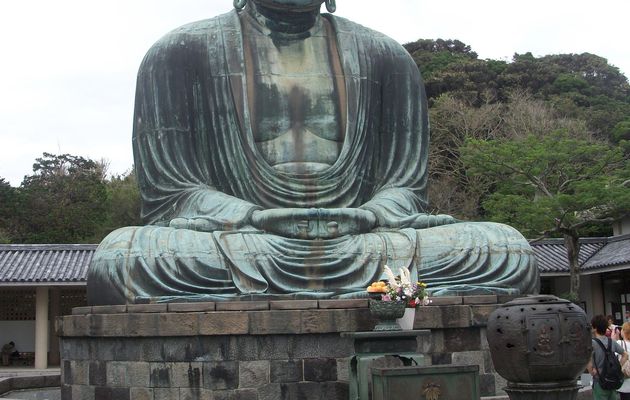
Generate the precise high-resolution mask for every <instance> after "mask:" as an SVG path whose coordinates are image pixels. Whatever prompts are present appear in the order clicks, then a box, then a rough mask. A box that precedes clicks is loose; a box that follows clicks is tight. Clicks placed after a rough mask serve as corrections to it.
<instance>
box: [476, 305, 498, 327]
mask: <svg viewBox="0 0 630 400" xmlns="http://www.w3.org/2000/svg"><path fill="white" fill-rule="evenodd" d="M497 307H498V305H497V304H487V305H475V306H470V310H471V312H472V325H473V326H487V325H488V317H490V314H492V312H493V311H494V310H496V309H497Z"/></svg>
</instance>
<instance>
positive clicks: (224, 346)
mask: <svg viewBox="0 0 630 400" xmlns="http://www.w3.org/2000/svg"><path fill="white" fill-rule="evenodd" d="M241 338H248V336H241V335H232V336H199V337H197V338H196V340H194V341H191V340H189V339H188V338H185V340H186V343H184V344H185V347H184V349H185V351H186V352H190V356H191V358H188V360H191V361H221V360H225V361H228V360H237V359H238V350H240V349H239V343H240V339H241Z"/></svg>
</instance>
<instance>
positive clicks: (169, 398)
mask: <svg viewBox="0 0 630 400" xmlns="http://www.w3.org/2000/svg"><path fill="white" fill-rule="evenodd" d="M153 400H180V397H179V388H172V387H169V388H155V389H153Z"/></svg>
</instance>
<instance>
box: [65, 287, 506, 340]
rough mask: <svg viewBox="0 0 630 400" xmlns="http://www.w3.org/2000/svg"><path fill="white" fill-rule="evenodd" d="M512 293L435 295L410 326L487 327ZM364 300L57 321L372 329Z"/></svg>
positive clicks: (165, 329) (257, 331)
mask: <svg viewBox="0 0 630 400" xmlns="http://www.w3.org/2000/svg"><path fill="white" fill-rule="evenodd" d="M515 297H516V296H496V295H480V296H452V297H434V298H432V299H431V301H432V302H431V304H430V305H428V306H422V307H419V308H417V310H416V316H415V321H414V329H444V328H468V327H476V326H485V325H486V324H487V319H488V316H489V315H490V313H492V311H494V310H495V309H496V308H497V307H498V306H499V305H500V304H503V303H505V302H507V301H510V300H512V299H514V298H515ZM376 322H377V321H376V320H375V319H374V318H373V317H372V316H371V315H370V312H369V309H368V299H347V300H346V299H344V300H276V301H273V300H272V301H227V302H199V303H193V302H191V303H164V304H128V305H113V306H87V307H77V308H74V309H73V310H72V315H68V316H64V317H60V318H59V319H57V321H56V328H57V332H58V334H59V336H65V337H85V336H95V337H121V336H131V337H152V336H198V335H201V336H215V335H270V334H271V335H273V334H313V333H336V332H357V331H369V330H372V329H373V327H374V325H375V324H376Z"/></svg>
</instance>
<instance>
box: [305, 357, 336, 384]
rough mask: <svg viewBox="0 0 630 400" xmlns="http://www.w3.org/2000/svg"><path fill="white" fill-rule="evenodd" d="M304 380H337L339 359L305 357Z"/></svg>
mask: <svg viewBox="0 0 630 400" xmlns="http://www.w3.org/2000/svg"><path fill="white" fill-rule="evenodd" d="M304 380H305V381H309V382H329V381H336V380H337V360H336V359H334V358H310V359H305V360H304Z"/></svg>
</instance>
